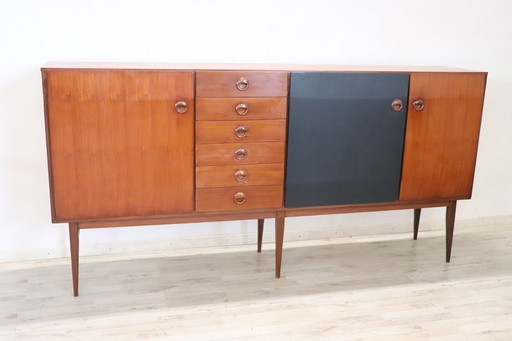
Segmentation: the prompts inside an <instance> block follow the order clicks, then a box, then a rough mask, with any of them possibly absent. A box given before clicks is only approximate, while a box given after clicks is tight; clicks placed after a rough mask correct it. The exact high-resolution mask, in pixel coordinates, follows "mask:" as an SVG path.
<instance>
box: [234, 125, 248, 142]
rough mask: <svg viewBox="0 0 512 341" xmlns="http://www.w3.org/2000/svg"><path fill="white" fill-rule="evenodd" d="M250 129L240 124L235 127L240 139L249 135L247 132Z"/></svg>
mask: <svg viewBox="0 0 512 341" xmlns="http://www.w3.org/2000/svg"><path fill="white" fill-rule="evenodd" d="M248 131H249V128H247V126H238V127H236V128H235V136H236V137H238V138H239V139H243V138H245V137H247V132H248Z"/></svg>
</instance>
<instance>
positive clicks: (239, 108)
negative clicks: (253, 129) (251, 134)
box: [235, 103, 249, 116]
mask: <svg viewBox="0 0 512 341" xmlns="http://www.w3.org/2000/svg"><path fill="white" fill-rule="evenodd" d="M235 111H236V113H237V114H238V115H240V116H244V115H245V114H247V112H248V111H249V106H248V105H247V104H245V103H238V104H237V105H236V107H235Z"/></svg>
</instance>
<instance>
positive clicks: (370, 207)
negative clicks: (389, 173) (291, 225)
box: [285, 200, 449, 217]
mask: <svg viewBox="0 0 512 341" xmlns="http://www.w3.org/2000/svg"><path fill="white" fill-rule="evenodd" d="M448 203H449V201H448V200H440V201H395V202H383V203H374V204H356V205H342V206H319V207H300V208H285V213H286V216H287V217H300V216H311V215H323V214H340V213H358V212H376V211H391V210H405V209H411V208H427V207H443V206H447V205H448Z"/></svg>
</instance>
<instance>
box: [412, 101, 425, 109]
mask: <svg viewBox="0 0 512 341" xmlns="http://www.w3.org/2000/svg"><path fill="white" fill-rule="evenodd" d="M412 107H413V109H414V110H416V111H421V110H423V108H425V102H423V99H421V98H418V99H417V100H415V101H414V102H412Z"/></svg>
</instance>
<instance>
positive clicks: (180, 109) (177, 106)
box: [174, 101, 188, 114]
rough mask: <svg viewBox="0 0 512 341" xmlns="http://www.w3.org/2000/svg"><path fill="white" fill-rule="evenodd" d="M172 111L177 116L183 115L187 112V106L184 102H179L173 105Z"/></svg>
mask: <svg viewBox="0 0 512 341" xmlns="http://www.w3.org/2000/svg"><path fill="white" fill-rule="evenodd" d="M174 109H175V110H176V112H177V113H178V114H183V113H185V112H186V111H187V110H188V104H187V102H185V101H179V102H176V104H174Z"/></svg>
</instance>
